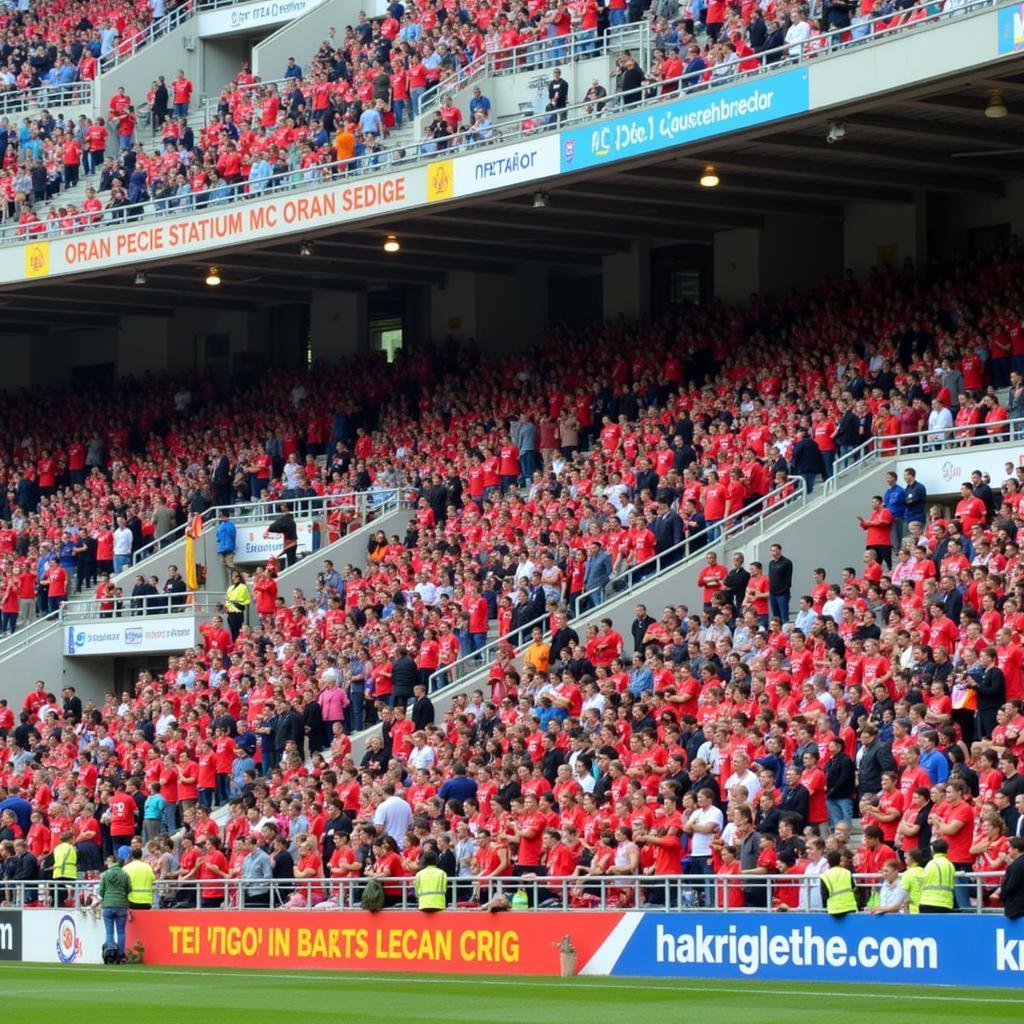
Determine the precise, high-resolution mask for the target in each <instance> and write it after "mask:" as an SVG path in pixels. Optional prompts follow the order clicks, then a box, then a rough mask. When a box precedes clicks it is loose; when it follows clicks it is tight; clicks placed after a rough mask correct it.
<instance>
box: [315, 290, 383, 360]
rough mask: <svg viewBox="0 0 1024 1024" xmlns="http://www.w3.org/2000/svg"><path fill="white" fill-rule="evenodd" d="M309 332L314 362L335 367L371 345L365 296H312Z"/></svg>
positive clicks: (320, 293)
mask: <svg viewBox="0 0 1024 1024" xmlns="http://www.w3.org/2000/svg"><path fill="white" fill-rule="evenodd" d="M309 330H310V338H311V339H312V346H313V359H314V361H322V362H327V363H336V362H338V361H339V360H340V359H342V358H343V357H344V356H348V355H354V354H355V353H357V352H365V351H367V349H368V348H369V344H370V326H369V319H368V316H367V304H366V292H324V291H318V292H314V293H313V301H312V303H311V304H310V307H309Z"/></svg>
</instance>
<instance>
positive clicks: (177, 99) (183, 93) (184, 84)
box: [171, 68, 192, 118]
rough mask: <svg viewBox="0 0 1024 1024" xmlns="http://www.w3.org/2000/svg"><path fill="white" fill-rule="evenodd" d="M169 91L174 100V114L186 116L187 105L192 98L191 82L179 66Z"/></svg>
mask: <svg viewBox="0 0 1024 1024" xmlns="http://www.w3.org/2000/svg"><path fill="white" fill-rule="evenodd" d="M171 93H172V96H173V100H174V116H175V117H179V118H182V117H188V105H189V103H190V102H191V100H192V83H191V82H190V81H189V80H188V79H187V78H186V77H185V72H184V71H182V70H181V69H180V68H179V69H178V74H177V76H176V77H175V79H174V81H173V82H172V83H171Z"/></svg>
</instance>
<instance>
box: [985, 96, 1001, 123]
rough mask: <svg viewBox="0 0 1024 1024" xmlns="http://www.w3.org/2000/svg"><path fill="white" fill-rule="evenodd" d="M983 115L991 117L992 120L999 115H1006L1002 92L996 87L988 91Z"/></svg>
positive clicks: (996, 118)
mask: <svg viewBox="0 0 1024 1024" xmlns="http://www.w3.org/2000/svg"><path fill="white" fill-rule="evenodd" d="M985 116H986V117H991V118H992V119H993V120H998V119H999V118H1000V117H1006V101H1005V100H1004V99H1003V94H1002V93H1001V92H1000V91H999V90H998V89H993V90H992V92H990V93H989V97H988V106H987V107H986V108H985Z"/></svg>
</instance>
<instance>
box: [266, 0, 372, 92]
mask: <svg viewBox="0 0 1024 1024" xmlns="http://www.w3.org/2000/svg"><path fill="white" fill-rule="evenodd" d="M386 7H387V3H386V2H384V0H373V2H371V3H364V2H362V0H332V2H330V3H326V4H321V5H320V6H319V7H314V8H313V10H311V11H309V12H308V13H307V14H304V15H303V16H302V17H301V18H296V19H295V20H294V21H290V22H289V23H288V24H287V25H283V26H282V27H281V28H279V29H278V30H277V31H276V32H274V33H273V35H270V36H267V38H266V39H264V40H262V41H261V42H260V43H258V44H257V45H256V46H255V47H254V48H253V51H252V70H253V73H254V74H257V75H259V76H260V78H262V79H264V80H265V81H268V82H271V81H274V80H275V79H278V78H282V77H283V76H284V69H285V67H286V66H287V64H288V58H289V57H294V58H295V60H296V62H297V63H299V64H301V65H302V69H303V71H305V70H306V66H307V65H308V64H309V59H310V57H312V56H313V54H314V53H316V51H317V49H318V48H319V46H320V44H321V43H322V42H323V41H324V40H325V39H327V38H328V34H329V32H330V29H332V28H333V29H335V30H336V31H335V36H334V38H335V40H336V45H338V46H340V45H341V40H342V39H344V37H345V27H346V26H347V25H355V24H356V23H357V22H358V20H359V12H360V11H364V10H365V11H366V12H367V14H369V15H370V17H373V16H374V15H375V14H378V13H382V12H383V11H384V10H385V9H386Z"/></svg>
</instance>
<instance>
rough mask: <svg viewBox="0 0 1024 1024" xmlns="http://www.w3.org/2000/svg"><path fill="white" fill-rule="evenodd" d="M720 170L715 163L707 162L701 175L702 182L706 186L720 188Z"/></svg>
mask: <svg viewBox="0 0 1024 1024" xmlns="http://www.w3.org/2000/svg"><path fill="white" fill-rule="evenodd" d="M718 182H719V177H718V171H716V170H715V165H714V164H705V165H704V171H703V173H702V174H701V176H700V183H701V185H702V186H703V187H704V188H718Z"/></svg>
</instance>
